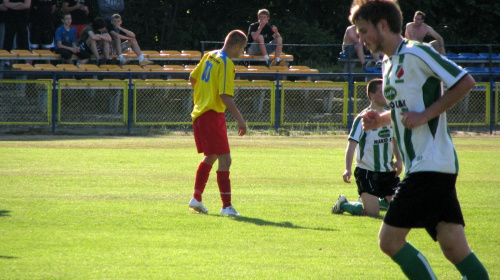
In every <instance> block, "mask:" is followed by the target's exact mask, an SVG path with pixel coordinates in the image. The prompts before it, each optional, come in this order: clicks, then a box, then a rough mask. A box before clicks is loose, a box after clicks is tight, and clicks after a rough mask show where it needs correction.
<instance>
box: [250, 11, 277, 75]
mask: <svg viewBox="0 0 500 280" xmlns="http://www.w3.org/2000/svg"><path fill="white" fill-rule="evenodd" d="M257 16H258V18H259V21H258V22H255V23H252V24H251V25H250V27H249V28H248V35H247V37H248V45H247V49H246V51H247V54H249V55H263V56H264V58H265V59H266V64H267V67H270V66H273V65H281V64H282V60H281V58H280V55H281V50H282V48H283V38H282V37H281V35H280V33H279V32H278V27H276V26H275V25H273V26H271V25H270V24H269V20H270V19H271V15H270V13H269V11H268V10H266V9H261V10H259V12H258V13H257ZM272 52H275V55H274V58H272V59H271V58H269V54H270V53H272Z"/></svg>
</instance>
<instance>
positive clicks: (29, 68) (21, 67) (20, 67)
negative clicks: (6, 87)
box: [12, 63, 42, 71]
mask: <svg viewBox="0 0 500 280" xmlns="http://www.w3.org/2000/svg"><path fill="white" fill-rule="evenodd" d="M12 70H17V71H41V70H42V69H39V68H35V67H33V65H31V64H25V63H15V64H12Z"/></svg>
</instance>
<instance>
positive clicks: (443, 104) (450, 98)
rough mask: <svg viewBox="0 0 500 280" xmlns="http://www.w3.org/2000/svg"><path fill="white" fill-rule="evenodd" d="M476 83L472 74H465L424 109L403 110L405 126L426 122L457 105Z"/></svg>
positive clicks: (415, 125) (414, 125) (412, 126)
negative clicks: (417, 110)
mask: <svg viewBox="0 0 500 280" xmlns="http://www.w3.org/2000/svg"><path fill="white" fill-rule="evenodd" d="M475 85H476V83H475V81H474V78H472V76H471V75H470V74H465V76H463V77H462V78H461V79H460V80H459V81H458V82H457V83H455V84H454V85H453V86H452V87H451V88H449V89H448V90H447V91H445V92H444V94H443V96H441V98H439V99H438V100H437V101H436V102H434V103H433V104H432V105H431V106H429V107H428V108H427V109H425V110H424V111H422V112H420V113H418V112H402V113H400V114H401V115H402V116H403V119H402V123H403V125H404V126H405V127H407V128H409V129H412V128H414V127H417V126H419V125H423V124H426V123H427V122H428V121H429V120H431V119H433V118H435V117H437V116H439V115H441V114H442V113H443V112H445V111H446V110H448V109H450V108H451V107H453V106H455V104H457V103H458V102H459V101H460V100H462V98H464V97H465V95H467V93H469V91H470V90H471V89H472V88H473V87H474V86H475Z"/></svg>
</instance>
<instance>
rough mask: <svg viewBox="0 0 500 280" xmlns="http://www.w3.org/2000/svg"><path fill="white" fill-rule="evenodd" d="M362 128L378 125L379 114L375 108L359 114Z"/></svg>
mask: <svg viewBox="0 0 500 280" xmlns="http://www.w3.org/2000/svg"><path fill="white" fill-rule="evenodd" d="M360 117H361V123H362V125H363V130H372V129H376V128H377V127H379V125H378V123H379V122H380V114H379V113H378V112H377V111H375V110H369V111H366V112H365V113H363V114H362V115H360Z"/></svg>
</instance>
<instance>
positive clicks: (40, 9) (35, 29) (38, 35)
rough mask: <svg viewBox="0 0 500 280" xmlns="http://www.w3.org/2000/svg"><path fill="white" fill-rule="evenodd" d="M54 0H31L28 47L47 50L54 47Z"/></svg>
mask: <svg viewBox="0 0 500 280" xmlns="http://www.w3.org/2000/svg"><path fill="white" fill-rule="evenodd" d="M55 12H56V0H32V2H31V9H30V33H29V35H30V48H31V50H37V49H44V50H49V49H51V48H53V47H54V13H55Z"/></svg>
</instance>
